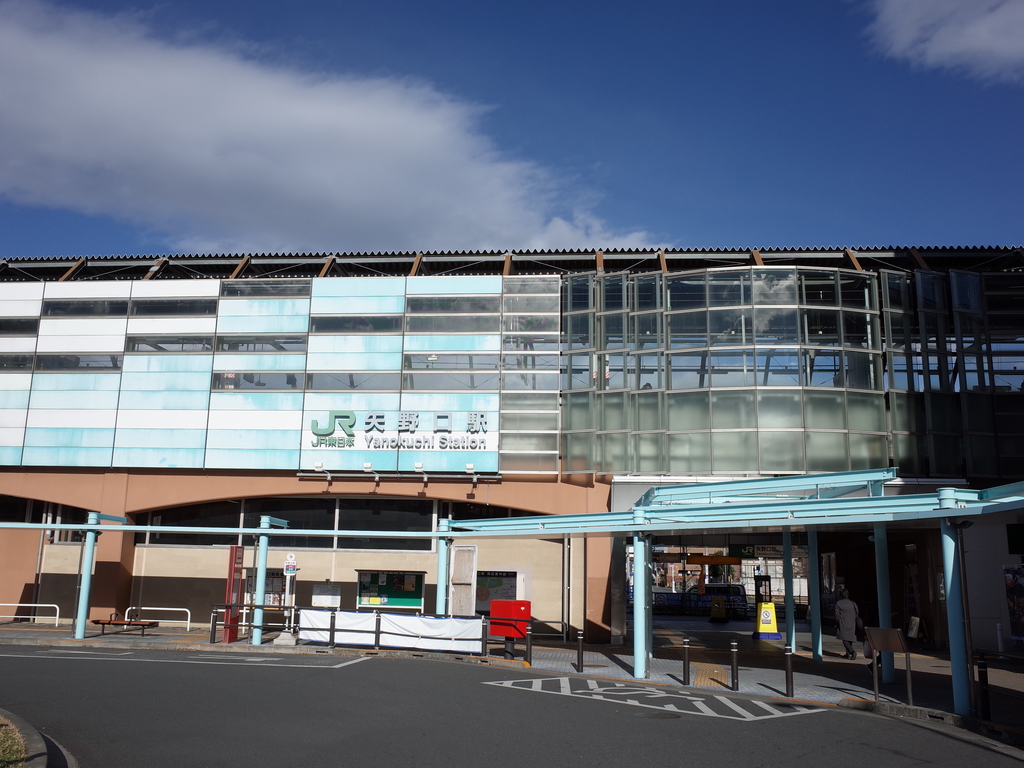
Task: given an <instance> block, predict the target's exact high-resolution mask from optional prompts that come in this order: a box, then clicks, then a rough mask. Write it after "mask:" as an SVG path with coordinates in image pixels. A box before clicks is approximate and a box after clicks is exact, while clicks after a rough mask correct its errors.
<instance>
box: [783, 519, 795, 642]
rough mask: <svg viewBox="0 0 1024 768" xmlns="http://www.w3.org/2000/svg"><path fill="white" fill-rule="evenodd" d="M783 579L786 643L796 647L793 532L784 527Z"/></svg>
mask: <svg viewBox="0 0 1024 768" xmlns="http://www.w3.org/2000/svg"><path fill="white" fill-rule="evenodd" d="M782 580H783V581H784V582H785V584H786V645H788V646H789V647H790V648H796V606H795V605H794V603H793V532H792V531H790V530H789V528H783V529H782Z"/></svg>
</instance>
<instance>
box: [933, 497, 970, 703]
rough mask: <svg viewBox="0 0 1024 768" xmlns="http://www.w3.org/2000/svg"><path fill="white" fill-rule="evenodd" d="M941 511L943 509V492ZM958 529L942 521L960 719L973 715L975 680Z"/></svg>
mask: <svg viewBox="0 0 1024 768" xmlns="http://www.w3.org/2000/svg"><path fill="white" fill-rule="evenodd" d="M943 490H946V489H943V488H940V489H939V494H940V497H939V498H940V505H939V506H940V507H941V506H942V503H941V500H942V496H941V494H942V491H943ZM956 538H957V537H956V529H954V528H953V526H952V525H950V524H949V522H948V521H947V520H946V519H943V520H942V576H943V581H944V582H945V585H946V624H947V626H948V628H949V665H950V673H951V674H952V677H953V711H954V712H956V713H957V714H958V715H969V714H970V712H971V678H970V675H969V674H968V672H967V669H968V666H967V634H966V633H965V632H964V602H963V591H962V590H963V585H962V584H961V583H960V561H959V555H958V553H957V540H956Z"/></svg>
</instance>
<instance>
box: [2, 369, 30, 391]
mask: <svg viewBox="0 0 1024 768" xmlns="http://www.w3.org/2000/svg"><path fill="white" fill-rule="evenodd" d="M31 388H32V374H31V373H0V389H5V390H12V389H31Z"/></svg>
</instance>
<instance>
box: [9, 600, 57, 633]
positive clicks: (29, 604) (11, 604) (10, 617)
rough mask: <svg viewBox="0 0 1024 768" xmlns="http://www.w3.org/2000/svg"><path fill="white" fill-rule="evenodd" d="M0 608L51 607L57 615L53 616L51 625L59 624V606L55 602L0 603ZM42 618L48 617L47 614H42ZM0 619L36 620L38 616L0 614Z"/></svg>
mask: <svg viewBox="0 0 1024 768" xmlns="http://www.w3.org/2000/svg"><path fill="white" fill-rule="evenodd" d="M0 608H53V610H54V611H56V612H57V615H56V616H54V617H53V626H55V627H56V626H57V625H58V624H60V606H58V605H56V604H55V603H0ZM43 618H44V619H49V618H50V617H49V616H43ZM0 619H32V620H33V621H37V620H38V619H39V617H38V616H21V615H18V614H16V613H6V614H0Z"/></svg>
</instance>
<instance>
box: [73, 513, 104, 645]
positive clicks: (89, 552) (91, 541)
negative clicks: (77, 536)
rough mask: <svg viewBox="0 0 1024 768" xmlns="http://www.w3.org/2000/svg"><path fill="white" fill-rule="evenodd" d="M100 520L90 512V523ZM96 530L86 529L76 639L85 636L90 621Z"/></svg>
mask: <svg viewBox="0 0 1024 768" xmlns="http://www.w3.org/2000/svg"><path fill="white" fill-rule="evenodd" d="M99 521H100V516H99V513H98V512H90V513H89V519H88V523H89V525H96V524H97V523H98V522H99ZM98 535H99V534H98V533H97V532H96V531H86V533H85V542H84V543H83V544H82V573H81V575H80V584H81V587H80V588H79V591H78V613H77V614H76V616H75V639H76V640H81V639H83V638H84V637H85V625H86V624H87V623H88V622H89V592H90V591H91V590H92V566H93V563H94V561H95V560H96V537H97V536H98Z"/></svg>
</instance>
